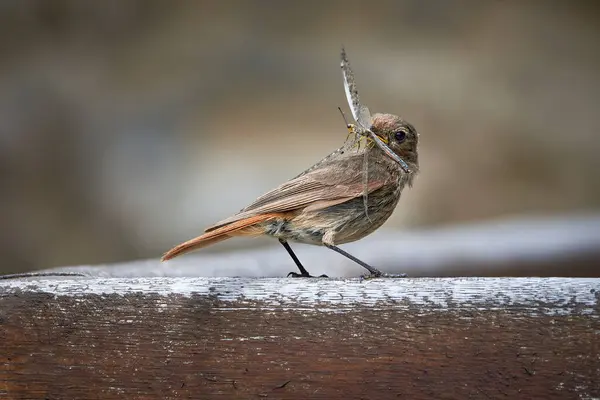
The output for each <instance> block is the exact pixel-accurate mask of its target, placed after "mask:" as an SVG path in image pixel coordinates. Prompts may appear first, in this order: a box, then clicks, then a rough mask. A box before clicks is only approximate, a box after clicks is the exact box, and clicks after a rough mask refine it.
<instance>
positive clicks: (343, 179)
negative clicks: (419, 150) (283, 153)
mask: <svg viewBox="0 0 600 400" xmlns="http://www.w3.org/2000/svg"><path fill="white" fill-rule="evenodd" d="M362 160H363V158H362V156H361V155H359V156H358V157H350V158H348V159H345V160H341V161H338V162H337V163H335V164H334V165H331V164H330V163H327V164H326V165H324V166H322V167H320V168H317V169H315V170H313V171H310V172H308V173H306V174H305V175H302V176H299V177H297V178H294V179H292V180H290V181H287V182H285V183H284V184H282V185H280V186H279V187H277V188H275V189H273V190H271V191H269V192H267V193H265V194H264V195H262V196H260V197H259V198H258V199H256V200H255V201H254V202H253V203H252V204H250V205H249V206H247V207H246V208H244V209H243V210H241V211H240V212H239V213H237V214H235V215H233V216H231V217H229V218H227V219H224V220H222V221H219V222H217V223H216V224H215V225H213V226H211V227H210V228H208V229H207V230H206V231H207V232H209V231H211V230H213V229H217V228H219V227H221V226H224V225H227V224H230V223H232V222H235V221H239V220H242V219H244V218H249V217H252V216H255V215H259V214H265V213H284V212H289V211H294V210H298V209H301V208H304V207H309V206H310V207H311V210H313V209H319V208H324V207H327V206H328V205H331V204H338V203H343V202H345V201H348V200H351V199H353V198H355V197H358V196H362V195H363V193H364V189H365V186H364V182H363V180H362V172H363V171H362ZM354 164H356V165H354ZM372 164H375V163H372ZM373 167H376V165H373ZM370 176H373V177H374V176H375V175H374V174H370ZM378 176H386V174H384V175H381V174H378ZM384 184H386V182H385V181H384V180H377V179H369V183H368V187H367V191H368V192H372V191H374V190H377V189H379V188H381V187H382V186H383V185H384Z"/></svg>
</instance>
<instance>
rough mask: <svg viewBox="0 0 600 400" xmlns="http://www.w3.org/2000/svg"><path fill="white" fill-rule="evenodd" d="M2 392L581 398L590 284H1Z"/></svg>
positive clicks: (592, 354)
mask: <svg viewBox="0 0 600 400" xmlns="http://www.w3.org/2000/svg"><path fill="white" fill-rule="evenodd" d="M0 296H1V297H0V340H1V343H2V346H3V350H2V351H1V352H0V365H1V366H2V369H1V370H0V397H4V398H11V399H23V398H48V399H62V398H104V399H109V398H110V399H113V398H114V399H121V398H129V399H135V398H213V397H223V398H274V399H280V398H302V399H307V398H324V399H332V398H340V397H342V396H343V397H349V398H361V397H362V398H370V399H386V398H408V399H437V398H448V399H464V398H511V399H512V398H527V399H530V398H544V399H554V398H557V399H558V398H564V399H572V398H594V397H599V396H600V380H599V379H598V378H599V373H600V372H599V371H600V361H599V360H600V346H599V345H598V339H599V332H600V324H599V315H600V279H563V278H560V279H559V278H549V279H545V278H544V279H535V278H532V279H525V278H523V279H498V278H491V279H487V278H486V279H475V278H470V279H400V280H382V279H376V280H370V281H360V280H356V279H353V280H334V279H252V278H237V279H236V278H131V279H123V278H110V279H104V278H92V279H90V278H64V277H63V278H54V279H52V278H37V279H21V280H13V281H4V282H0Z"/></svg>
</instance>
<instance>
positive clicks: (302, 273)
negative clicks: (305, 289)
mask: <svg viewBox="0 0 600 400" xmlns="http://www.w3.org/2000/svg"><path fill="white" fill-rule="evenodd" d="M279 243H281V244H282V245H283V247H285V249H286V250H287V252H288V254H289V255H290V257H292V260H294V262H295V263H296V266H297V267H298V269H299V270H300V273H297V272H290V273H289V274H288V275H287V276H288V277H290V276H291V277H292V278H314V276H312V275H311V274H309V273H308V271H307V270H306V268H304V266H303V265H302V263H301V262H300V260H299V259H298V257H297V256H296V254H295V253H294V251H293V250H292V248H291V247H290V244H289V243H288V242H287V241H286V240H285V239H279ZM319 278H328V276H327V275H321V276H319Z"/></svg>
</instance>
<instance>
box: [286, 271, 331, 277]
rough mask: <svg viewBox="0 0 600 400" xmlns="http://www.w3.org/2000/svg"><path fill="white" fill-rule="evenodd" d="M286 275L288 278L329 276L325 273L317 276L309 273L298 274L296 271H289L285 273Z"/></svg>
mask: <svg viewBox="0 0 600 400" xmlns="http://www.w3.org/2000/svg"><path fill="white" fill-rule="evenodd" d="M287 277H288V278H329V277H328V276H327V275H325V274H323V275H319V276H312V275H311V274H299V273H297V272H290V273H289V274H287Z"/></svg>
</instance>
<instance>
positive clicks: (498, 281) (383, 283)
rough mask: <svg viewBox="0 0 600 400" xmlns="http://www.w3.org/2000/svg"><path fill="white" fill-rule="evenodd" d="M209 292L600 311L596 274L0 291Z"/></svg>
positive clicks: (258, 302)
mask: <svg viewBox="0 0 600 400" xmlns="http://www.w3.org/2000/svg"><path fill="white" fill-rule="evenodd" d="M25 293H49V294H52V295H55V296H74V297H79V298H81V299H82V301H84V299H85V296H89V295H115V294H116V295H121V296H123V295H131V294H143V295H157V296H159V297H162V298H161V299H160V302H159V303H157V307H161V306H163V305H164V304H165V303H167V302H168V296H172V295H176V296H184V297H191V296H207V297H211V298H212V299H215V300H219V301H222V302H226V303H225V304H220V305H219V306H218V307H232V308H243V307H253V308H256V307H259V306H260V307H262V308H277V309H281V308H289V309H315V308H316V309H318V310H320V311H328V310H334V311H340V310H344V309H352V308H356V307H375V308H398V309H409V308H414V307H416V308H418V309H422V310H423V311H434V310H437V311H444V310H452V309H476V310H481V309H487V310H497V309H506V310H520V311H523V312H525V313H527V314H544V315H560V314H586V315H593V316H598V315H600V279H597V278H417V279H413V278H404V279H373V280H365V281H361V280H360V279H343V280H342V279H298V278H260V279H256V278H69V279H65V278H60V279H57V278H54V279H52V278H27V279H20V280H13V281H6V282H0V296H8V295H11V294H12V295H22V294H25Z"/></svg>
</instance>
